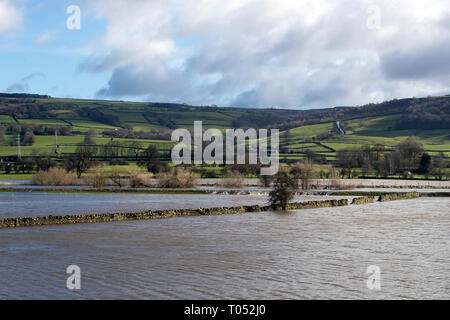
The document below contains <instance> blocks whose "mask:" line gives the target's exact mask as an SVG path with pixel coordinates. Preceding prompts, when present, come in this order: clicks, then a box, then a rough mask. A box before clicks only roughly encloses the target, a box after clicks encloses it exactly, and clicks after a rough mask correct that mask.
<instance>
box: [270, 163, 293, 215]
mask: <svg viewBox="0 0 450 320" xmlns="http://www.w3.org/2000/svg"><path fill="white" fill-rule="evenodd" d="M297 181H298V180H297V179H296V178H295V177H293V176H292V175H291V174H290V173H289V172H288V171H286V170H281V171H279V172H278V173H277V174H276V175H275V179H274V183H273V190H272V191H270V193H269V201H270V205H271V206H272V208H275V209H279V208H281V210H283V211H286V209H287V206H288V203H289V201H291V200H292V198H293V197H294V191H295V190H296V189H298V182H297Z"/></svg>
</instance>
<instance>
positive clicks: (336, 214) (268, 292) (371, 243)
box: [0, 193, 450, 299]
mask: <svg viewBox="0 0 450 320" xmlns="http://www.w3.org/2000/svg"><path fill="white" fill-rule="evenodd" d="M90 196H93V198H90ZM121 196H124V198H121ZM130 196H131V197H130ZM0 197H3V198H0V199H1V200H0V202H1V203H2V206H1V209H0V210H2V211H1V215H3V216H5V215H9V214H11V213H12V214H14V213H16V214H21V215H23V212H28V213H33V212H34V214H36V215H40V214H42V213H43V212H44V211H45V214H50V212H52V211H53V210H55V209H56V208H57V209H58V210H59V211H58V212H66V211H67V212H68V211H70V210H72V211H71V212H73V210H75V211H77V210H80V212H84V210H94V211H95V210H100V211H102V210H110V209H114V211H120V210H121V209H123V210H125V208H129V206H130V205H134V206H135V207H133V208H135V209H139V208H144V207H145V208H147V209H148V207H149V206H150V207H152V208H153V207H161V208H166V207H168V206H169V207H177V206H181V205H183V207H185V206H186V205H188V206H193V207H199V206H203V205H205V204H207V205H209V206H219V205H225V206H226V205H230V206H231V205H234V204H235V203H236V204H237V203H239V205H242V204H243V203H248V204H253V203H261V202H262V201H264V196H261V195H204V198H202V195H195V196H194V197H192V196H189V195H141V194H133V195H130V194H95V195H90V194H42V193H36V194H34V193H26V194H24V193H19V194H17V195H14V194H13V193H4V194H3V195H2V194H1V193H0ZM7 197H11V198H10V199H9V200H8V199H5V198H7ZM102 197H104V198H102ZM185 197H186V198H185ZM189 197H190V198H189ZM194 198H195V201H192V199H194ZM309 198H312V197H309ZM340 198H342V197H340ZM14 199H15V200H16V201H13V200H14ZM19 199H22V200H20V201H19ZM189 199H191V200H189ZM8 201H9V202H8ZM39 201H42V203H41V202H39ZM44 203H45V205H46V207H45V208H44V209H43V210H41V211H39V210H34V209H33V208H35V207H41V208H42V207H43V204H44ZM5 207H6V208H7V209H5ZM70 208H71V209H70ZM449 208H450V198H419V199H413V200H399V201H391V202H383V203H380V202H377V203H374V204H367V205H353V206H345V207H339V208H320V209H306V210H296V211H291V212H289V213H284V214H282V213H277V212H261V213H246V214H241V215H221V216H202V217H178V218H173V219H162V220H145V221H123V222H111V223H97V224H78V225H63V226H43V227H31V228H28V227H25V228H18V229H3V230H0V243H1V246H0V257H1V259H0V298H3V299H13V298H17V299H24V298H38V299H45V298H50V299H88V298H94V299H136V298H137V299H327V298H330V299H353V298H357V299H359V298H363V299H364V298H373V299H386V298H393V299H434V298H438V299H449V298H450V284H449V281H448V279H449V277H450V266H449V262H450V250H449V248H450V234H449V233H448V230H450V214H449V213H450V212H449ZM24 210H26V211H24ZM33 210H34V211H33ZM74 264H75V265H78V266H79V267H80V269H81V274H82V288H81V290H79V291H70V290H68V289H67V288H66V279H67V277H68V275H67V274H66V268H67V266H69V265H74ZM369 266H377V267H379V269H380V272H381V288H380V290H371V289H369V288H368V287H367V283H366V282H367V279H368V277H369V276H370V274H367V273H366V271H367V268H368V267H369Z"/></svg>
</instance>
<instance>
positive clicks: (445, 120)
mask: <svg viewBox="0 0 450 320" xmlns="http://www.w3.org/2000/svg"><path fill="white" fill-rule="evenodd" d="M195 120H202V121H203V125H204V128H209V127H214V128H220V129H224V128H232V127H243V128H246V127H254V128H263V127H264V128H280V130H281V140H280V141H281V147H282V152H281V153H282V157H284V158H285V159H299V158H301V157H303V156H304V154H305V152H306V151H308V150H310V151H314V152H317V153H319V154H320V155H323V156H325V157H326V158H327V159H328V160H332V159H333V157H334V155H335V152H336V151H338V150H342V149H348V148H352V147H357V146H362V145H375V144H379V145H383V146H385V147H386V148H388V149H390V148H392V147H393V146H394V145H395V144H397V143H398V142H399V141H401V140H402V139H404V138H405V137H408V136H415V137H416V138H417V139H418V140H419V141H420V142H422V143H423V144H424V147H425V150H427V151H429V152H430V153H432V154H436V153H438V152H441V151H442V152H444V153H445V154H446V155H447V156H450V96H443V97H428V98H411V99H400V100H392V101H388V102H384V103H380V104H370V105H365V106H358V107H336V108H326V109H315V110H283V109H244V108H229V107H217V106H189V105H183V104H166V103H140V102H124V101H102V100H75V99H59V98H51V97H48V96H40V95H24V94H0V126H3V127H5V128H8V130H7V132H6V135H5V138H4V139H3V141H0V156H7V155H15V154H16V153H17V148H16V146H15V144H16V142H15V141H16V134H17V133H19V129H18V126H22V127H26V126H27V125H28V126H30V125H35V126H37V125H39V126H40V128H37V129H36V131H35V132H36V133H35V142H34V143H33V145H31V146H22V147H21V151H22V154H23V155H27V154H32V153H36V152H38V151H39V152H47V153H50V152H52V151H54V148H55V147H54V145H55V143H56V142H55V138H54V131H55V129H56V128H67V129H68V132H66V133H65V134H64V133H63V132H62V131H61V132H60V130H59V129H58V133H59V136H58V144H59V146H60V151H61V152H62V153H71V152H74V150H75V148H76V146H78V145H80V144H82V143H83V140H84V137H85V133H86V132H88V131H89V130H91V129H94V130H95V131H96V133H97V135H96V136H95V137H94V138H93V139H94V142H95V143H96V144H99V145H101V144H107V143H109V142H111V141H116V142H117V141H119V142H122V143H125V144H126V143H129V144H131V143H139V144H140V147H142V148H144V147H146V146H147V145H149V144H155V145H157V146H158V148H159V149H160V150H163V151H168V150H169V149H170V147H171V145H172V144H171V142H170V141H168V140H170V133H171V131H172V130H173V129H175V128H179V127H183V128H190V127H192V125H193V123H194V121H195ZM337 121H339V125H340V126H341V128H342V130H343V131H344V132H345V135H343V134H342V132H341V131H340V130H339V129H338V127H337ZM33 130H34V129H33ZM61 133H62V134H61ZM22 134H23V132H22Z"/></svg>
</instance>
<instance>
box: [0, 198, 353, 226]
mask: <svg viewBox="0 0 450 320" xmlns="http://www.w3.org/2000/svg"><path fill="white" fill-rule="evenodd" d="M346 205H348V200H347V199H342V200H324V201H307V202H299V203H290V204H289V209H290V210H296V209H313V208H325V207H336V206H346ZM269 210H273V208H272V207H270V206H259V205H254V206H239V207H219V208H206V209H205V208H201V209H178V210H157V211H153V210H149V211H144V212H137V213H111V214H85V215H66V216H53V215H49V216H44V217H23V218H6V219H0V228H16V227H30V226H45V225H60V224H75V223H94V222H112V221H125V220H146V219H159V218H171V217H184V216H206V215H221V214H240V213H246V212H263V211H269Z"/></svg>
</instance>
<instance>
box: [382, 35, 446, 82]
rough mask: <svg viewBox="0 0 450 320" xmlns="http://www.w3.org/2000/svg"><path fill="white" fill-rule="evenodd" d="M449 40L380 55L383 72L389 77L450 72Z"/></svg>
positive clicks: (429, 76)
mask: <svg viewBox="0 0 450 320" xmlns="http://www.w3.org/2000/svg"><path fill="white" fill-rule="evenodd" d="M449 59H450V42H449V41H444V42H440V43H438V44H435V45H431V46H428V47H426V48H421V49H419V50H417V51H394V52H389V53H387V54H385V55H383V56H382V57H381V68H382V71H383V73H384V74H385V75H386V76H387V77H388V78H391V79H427V78H433V77H435V76H447V75H449V73H450V63H449V62H450V60H449Z"/></svg>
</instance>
